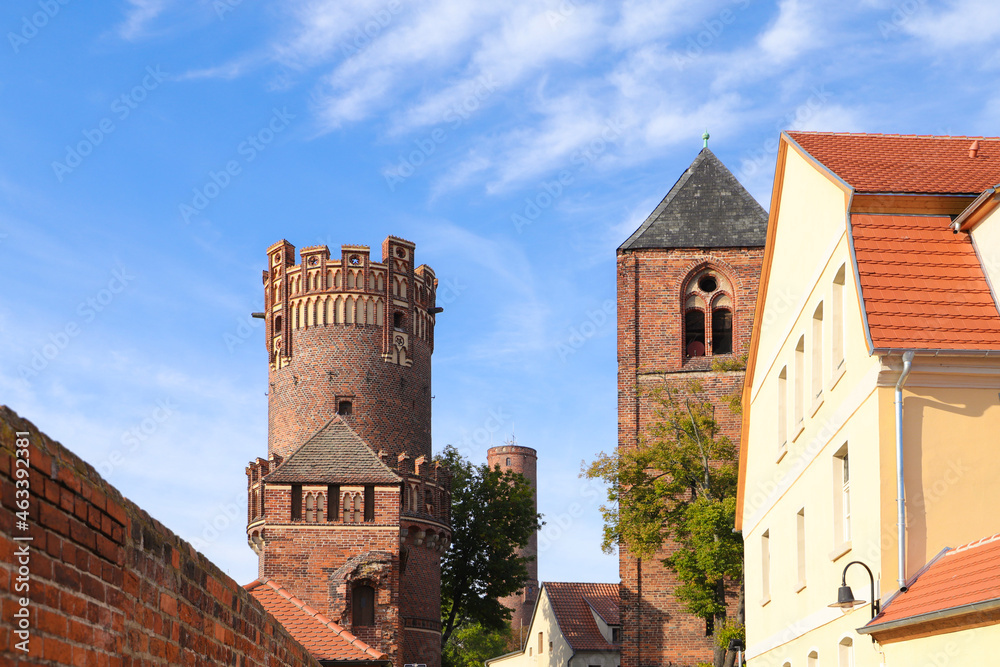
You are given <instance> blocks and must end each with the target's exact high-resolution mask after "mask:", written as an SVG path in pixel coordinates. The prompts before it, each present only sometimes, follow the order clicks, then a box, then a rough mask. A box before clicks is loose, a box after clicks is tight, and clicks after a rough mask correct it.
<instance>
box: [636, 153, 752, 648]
mask: <svg viewBox="0 0 1000 667" xmlns="http://www.w3.org/2000/svg"><path fill="white" fill-rule="evenodd" d="M766 231H767V213H766V212H765V211H764V209H763V208H761V206H760V204H758V203H757V202H756V201H755V200H754V198H753V197H751V196H750V194H749V193H748V192H747V191H746V190H745V189H744V188H743V186H742V185H740V183H739V181H737V180H736V178H735V177H734V176H733V175H732V173H730V171H729V170H728V169H726V167H725V165H723V164H722V163H721V162H720V161H719V159H718V158H717V157H715V155H714V154H713V153H712V151H710V150H709V149H708V148H707V147H706V148H704V149H703V150H702V151H701V152H700V153H699V154H698V156H697V157H696V158H695V160H694V162H692V163H691V166H689V167H688V168H687V170H686V171H685V172H684V173H683V174H682V175H681V177H680V178H679V179H678V180H677V183H675V184H674V186H673V187H672V188H671V189H670V192H668V193H667V195H666V196H665V197H664V198H663V201H661V202H660V203H659V205H658V206H657V207H656V209H655V210H654V211H653V212H652V213H650V214H649V217H648V218H646V220H645V222H643V223H642V225H641V226H640V227H639V229H637V230H636V231H635V233H633V234H632V236H630V237H629V238H628V240H626V241H625V243H623V244H622V245H621V247H619V248H618V257H617V263H618V447H619V449H620V450H627V449H630V448H633V447H636V446H637V445H638V443H639V442H640V439H641V438H642V436H643V434H644V433H645V431H646V428H647V427H648V426H650V425H651V424H652V423H654V422H655V421H656V419H657V417H656V407H657V406H656V405H655V403H654V402H653V401H651V400H650V399H649V398H648V397H647V396H645V395H644V394H643V391H644V390H649V389H652V388H654V387H659V386H662V385H663V384H668V385H671V386H673V387H677V388H680V387H683V386H684V385H685V384H686V383H687V382H688V381H690V380H698V381H699V382H700V383H701V384H702V386H703V389H704V391H705V392H706V393H708V394H709V395H711V397H712V398H713V401H715V402H716V403H717V404H718V405H720V406H722V404H723V401H724V400H725V397H726V396H728V395H730V394H732V393H733V392H734V391H736V390H737V389H738V388H740V387H742V386H743V375H744V374H743V371H742V370H714V369H713V362H715V361H721V362H730V363H731V362H732V361H734V360H735V359H738V358H739V357H740V355H742V354H743V353H744V352H746V350H747V348H748V343H749V341H750V329H751V325H752V324H753V310H754V305H755V302H756V299H757V284H758V282H759V278H760V267H761V262H762V259H763V255H764V239H765V234H766ZM716 414H717V415H718V419H719V422H720V427H721V429H722V432H723V433H725V435H727V436H729V437H730V438H732V439H733V441H734V442H739V439H740V424H739V421H738V420H737V418H736V416H735V415H733V414H732V413H731V412H730V411H729V410H728V409H726V408H723V407H720V409H719V410H718V411H717V413H716ZM675 549H676V547H675V546H674V545H672V544H667V545H665V546H664V548H663V549H662V550H661V551H660V552H659V553H657V554H656V555H655V556H654V557H652V558H646V559H640V558H637V557H636V556H635V555H633V554H632V553H630V552H629V551H628V550H627V549H626V548H625V547H622V548H621V549H620V550H619V564H620V574H621V590H620V592H621V619H622V630H623V635H622V656H621V658H622V659H621V667H652V666H654V665H664V666H666V665H685V666H686V665H693V664H695V663H697V662H711V661H712V653H713V649H712V640H713V637H711V636H709V631H711V630H712V628H711V627H706V623H705V621H703V620H701V619H699V618H697V617H694V616H692V615H691V614H689V613H687V612H686V611H684V609H683V607H682V605H681V603H680V602H679V601H678V600H677V598H676V597H675V596H674V593H673V591H674V589H675V588H676V586H677V577H676V575H675V574H674V572H673V571H672V570H670V569H669V568H668V567H667V566H665V565H664V564H663V562H662V561H663V559H664V558H666V557H667V556H669V555H670V554H671V553H673V551H674V550H675ZM733 600H735V596H734V597H733ZM734 607H735V605H734ZM733 611H735V608H734V609H733Z"/></svg>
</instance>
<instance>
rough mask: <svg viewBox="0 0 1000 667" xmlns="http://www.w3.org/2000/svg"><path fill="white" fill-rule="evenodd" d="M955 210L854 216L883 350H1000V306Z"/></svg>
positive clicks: (865, 291) (875, 336) (865, 290)
mask: <svg viewBox="0 0 1000 667" xmlns="http://www.w3.org/2000/svg"><path fill="white" fill-rule="evenodd" d="M950 222H951V219H950V218H948V217H947V216H907V215H867V214H854V215H852V216H851V227H852V233H853V238H854V248H855V254H856V256H857V260H858V273H859V275H860V281H861V294H862V297H863V298H864V303H865V310H866V311H867V315H868V327H869V330H870V332H871V338H872V344H873V346H874V347H875V349H896V350H898V349H940V350H1000V311H998V310H997V305H996V303H994V301H993V296H992V295H991V294H990V288H989V285H988V283H987V282H986V276H985V274H984V273H983V268H982V265H981V264H980V263H979V259H978V258H977V257H976V252H975V249H974V248H973V247H972V241H971V240H970V238H969V236H968V235H967V234H953V233H952V231H951V229H950V227H949V224H950Z"/></svg>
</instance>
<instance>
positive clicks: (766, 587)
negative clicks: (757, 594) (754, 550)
mask: <svg viewBox="0 0 1000 667" xmlns="http://www.w3.org/2000/svg"><path fill="white" fill-rule="evenodd" d="M760 583H761V595H762V596H763V598H764V599H763V600H762V601H761V604H763V603H764V602H767V601H769V600H770V599H771V531H769V530H765V531H764V534H763V535H761V538H760Z"/></svg>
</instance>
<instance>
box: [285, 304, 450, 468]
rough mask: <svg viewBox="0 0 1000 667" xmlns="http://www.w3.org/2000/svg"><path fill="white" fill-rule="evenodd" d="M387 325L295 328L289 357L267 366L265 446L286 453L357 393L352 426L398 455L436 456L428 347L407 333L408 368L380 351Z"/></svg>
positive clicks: (375, 444)
mask: <svg viewBox="0 0 1000 667" xmlns="http://www.w3.org/2000/svg"><path fill="white" fill-rule="evenodd" d="M381 350H382V328H381V327H378V326H374V325H372V326H368V325H365V326H361V325H353V324H352V325H343V324H331V325H326V326H319V327H314V328H311V329H306V330H301V331H296V332H295V346H294V351H293V353H292V359H291V361H290V362H289V364H288V365H287V366H285V367H284V368H280V369H277V370H275V369H271V370H270V383H271V384H270V389H269V394H268V402H267V407H268V443H269V444H268V452H269V453H276V454H279V455H281V456H284V457H286V458H287V457H288V455H289V454H291V453H292V452H293V451H295V449H296V448H297V447H298V446H299V445H301V444H302V443H303V442H305V441H306V439H308V438H309V437H310V436H312V435H313V434H315V433H316V432H317V431H318V430H319V429H320V428H322V427H323V425H324V424H326V423H327V422H328V421H330V419H332V418H333V416H334V415H335V414H337V398H338V397H343V396H353V399H352V400H353V414H352V415H351V416H350V417H347V418H346V420H345V421H347V422H348V423H349V424H350V425H351V428H353V429H354V430H356V431H357V432H358V435H360V436H361V438H362V439H363V440H364V441H365V442H367V443H368V444H369V445H371V447H372V448H373V449H374V450H375V451H378V450H379V449H383V450H385V451H386V452H388V453H389V454H390V456H389V459H388V460H390V461H394V460H395V458H396V456H397V455H398V454H400V453H401V452H404V451H405V452H407V453H409V455H410V456H411V457H413V458H417V457H418V456H421V455H424V456H426V457H427V458H428V459H430V457H431V350H430V346H429V345H428V344H427V343H426V342H425V341H423V340H420V339H414V338H413V337H411V339H410V350H411V358H412V360H413V365H412V366H411V367H409V368H406V367H403V366H399V365H397V364H392V363H387V362H385V361H383V360H382V358H381Z"/></svg>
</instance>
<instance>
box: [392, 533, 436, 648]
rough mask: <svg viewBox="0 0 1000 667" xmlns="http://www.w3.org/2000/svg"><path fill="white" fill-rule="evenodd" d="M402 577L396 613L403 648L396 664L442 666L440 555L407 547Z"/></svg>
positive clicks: (417, 547) (430, 550) (433, 551)
mask: <svg viewBox="0 0 1000 667" xmlns="http://www.w3.org/2000/svg"><path fill="white" fill-rule="evenodd" d="M408 546H409V554H408V556H407V559H406V571H405V572H404V573H403V574H402V582H401V584H400V593H399V613H400V615H401V616H402V617H403V647H402V654H401V659H400V661H399V664H414V663H416V664H420V663H425V664H427V665H440V664H441V555H440V554H439V553H438V552H437V551H436V550H432V549H426V548H423V547H419V546H414V545H408Z"/></svg>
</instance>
